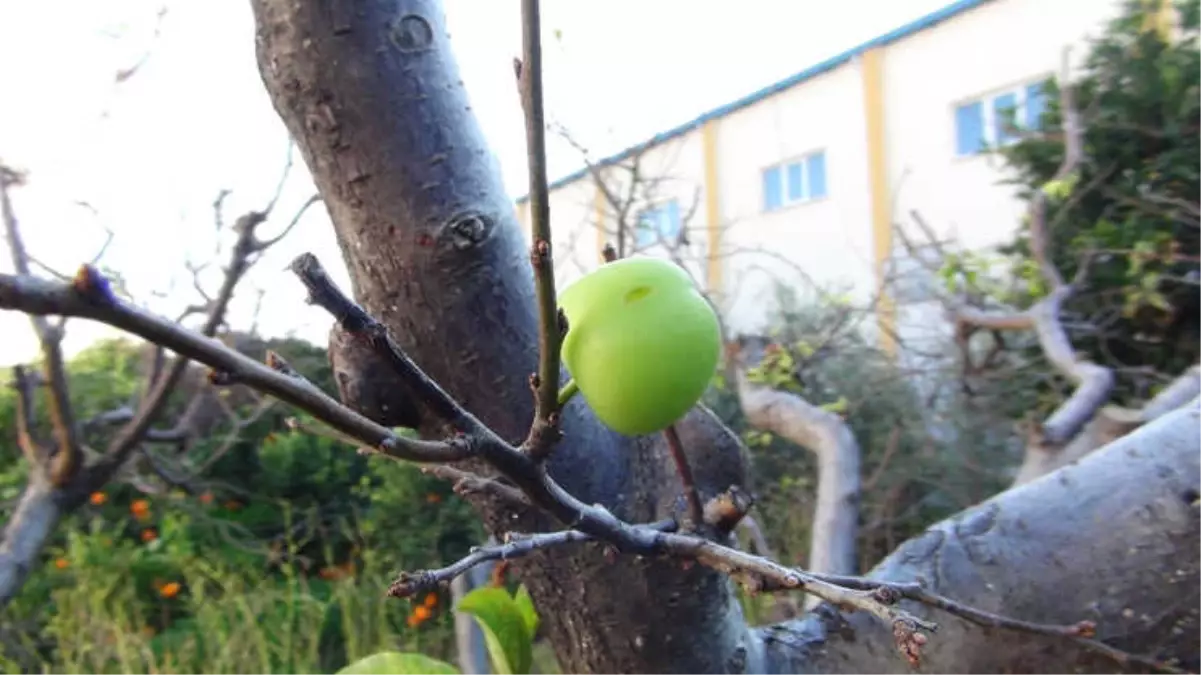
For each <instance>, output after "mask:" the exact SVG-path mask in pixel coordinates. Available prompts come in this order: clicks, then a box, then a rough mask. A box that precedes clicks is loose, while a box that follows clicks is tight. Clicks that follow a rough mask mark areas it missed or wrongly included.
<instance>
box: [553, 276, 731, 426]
mask: <svg viewBox="0 0 1201 675" xmlns="http://www.w3.org/2000/svg"><path fill="white" fill-rule="evenodd" d="M559 306H560V307H561V308H562V310H563V313H564V314H565V315H566V316H567V336H566V337H565V338H564V340H563V349H562V357H563V362H564V363H565V364H566V365H567V368H568V369H569V370H570V371H571V376H572V378H573V379H572V381H571V382H570V383H568V385H567V386H566V387H565V388H564V392H563V396H561V397H560V398H561V399H563V398H567V397H570V395H571V393H574V389H576V388H578V390H579V392H580V394H581V395H583V397H584V400H585V401H587V403H588V406H589V407H590V408H591V409H592V411H593V412H594V413H595V414H596V416H597V418H598V419H600V421H601V422H603V423H604V424H605V425H607V426H608V427H610V428H611V429H613V430H614V431H617V432H618V433H622V434H626V435H629V436H637V435H642V434H649V433H653V432H656V431H661V430H663V429H666V428H667V427H668V426H670V425H671V424H672V423H674V422H675V421H676V420H678V419H680V418H681V417H682V416H683V415H684V414H685V413H687V412H688V411H689V410H690V409H691V408H692V407H693V406H694V405H696V403H697V402H698V401H699V400H700V398H701V396H702V395H703V394H704V393H705V389H706V388H707V387H708V385H709V381H710V380H711V379H712V377H713V372H714V370H715V369H716V368H717V362H718V359H719V358H720V354H721V329H720V327H719V324H718V321H717V315H716V314H715V313H714V312H713V308H712V307H710V305H709V303H708V302H707V301H706V300H705V298H704V297H702V296H701V294H700V292H699V291H698V290H697V288H696V286H695V285H694V284H693V283H692V279H691V278H689V276H688V274H687V273H686V272H684V270H682V269H680V268H679V267H677V266H676V265H675V264H674V263H671V262H669V261H666V260H661V259H658V258H645V257H637V258H626V259H624V260H618V261H616V262H612V263H609V264H607V265H603V266H601V267H599V268H598V269H596V270H595V271H593V272H591V273H589V274H587V275H585V276H584V277H582V278H580V279H579V280H577V281H576V282H575V283H573V284H571V285H569V286H568V287H567V288H566V289H564V290H563V292H562V294H561V295H560V296H559Z"/></svg>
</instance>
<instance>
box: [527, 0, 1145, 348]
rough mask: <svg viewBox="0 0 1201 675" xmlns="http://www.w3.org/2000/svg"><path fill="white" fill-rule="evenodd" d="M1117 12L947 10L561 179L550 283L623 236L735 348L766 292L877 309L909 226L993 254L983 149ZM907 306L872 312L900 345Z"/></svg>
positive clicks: (989, 170)
mask: <svg viewBox="0 0 1201 675" xmlns="http://www.w3.org/2000/svg"><path fill="white" fill-rule="evenodd" d="M1121 6H1122V3H1121V0H959V1H958V2H954V3H951V4H949V5H947V6H946V7H944V8H943V9H941V10H939V11H937V12H934V13H932V14H930V15H927V16H925V17H922V18H920V19H917V20H916V21H913V22H911V23H909V24H907V25H904V26H901V27H899V28H897V29H895V30H893V31H891V32H889V33H887V34H885V35H881V36H879V37H877V38H875V39H873V40H870V41H868V42H867V43H864V44H862V45H859V46H857V47H855V48H853V49H850V50H848V51H846V52H844V53H842V54H838V55H837V56H834V57H831V58H830V59H828V60H826V61H824V62H822V63H818V64H816V65H813V66H811V67H809V68H807V69H805V70H803V71H801V72H799V73H797V74H796V75H794V76H792V77H789V78H788V79H786V80H783V81H781V82H778V83H776V84H774V85H772V86H770V87H767V88H765V89H763V90H761V91H757V92H755V93H753V94H750V95H748V96H746V97H745V98H742V99H740V100H737V101H733V102H731V103H729V104H727V105H724V106H722V107H720V108H717V109H715V110H712V111H709V112H706V113H705V114H703V115H701V116H699V117H697V118H696V119H694V120H692V121H690V122H688V123H686V124H683V125H681V126H679V127H676V128H674V129H670V130H668V131H664V132H662V133H660V134H658V135H656V136H654V137H653V138H651V139H648V140H647V141H645V142H643V143H641V144H639V145H637V146H635V147H632V148H629V149H627V150H625V151H623V152H621V153H618V154H617V155H614V156H612V157H609V158H607V159H605V160H603V161H600V162H597V163H596V164H595V165H594V166H593V167H591V168H585V169H582V170H580V171H578V172H576V173H574V174H571V175H569V176H566V177H564V178H562V179H560V180H558V181H556V182H554V183H553V184H552V186H551V195H550V203H551V209H552V213H553V219H554V223H555V226H556V230H555V231H556V234H555V239H556V241H555V242H554V244H555V250H556V260H557V265H558V268H559V270H560V277H561V278H560V281H561V282H563V281H567V280H569V279H570V278H572V277H575V276H578V275H579V274H581V273H583V272H585V271H587V270H589V269H592V268H593V267H594V266H595V265H597V264H599V262H600V255H601V248H602V246H603V245H604V244H605V243H606V242H614V239H615V236H616V233H615V225H616V224H617V223H619V222H624V223H628V224H631V225H637V229H635V230H634V232H632V233H631V234H630V235H629V236H626V237H624V239H626V240H627V241H623V242H622V243H623V244H624V246H623V249H624V251H625V252H627V253H628V252H634V251H639V252H645V253H648V254H654V255H673V256H674V257H676V259H677V260H679V261H680V262H681V263H683V264H684V265H685V266H686V267H687V268H688V269H689V270H690V271H691V272H692V273H693V275H694V277H695V278H696V279H697V281H698V283H700V284H701V285H702V286H703V287H704V288H706V289H707V291H708V292H709V294H710V296H711V297H712V298H713V299H714V301H715V302H716V303H717V304H718V306H719V307H720V308H721V310H722V313H723V316H724V317H725V321H726V327H727V331H728V332H731V333H737V332H750V331H755V330H760V329H762V328H763V327H764V323H765V321H766V319H767V316H768V314H769V312H770V310H771V308H772V307H773V305H774V292H775V285H776V283H777V282H778V281H782V282H784V283H788V284H792V285H797V284H800V285H802V286H804V285H810V284H812V285H817V286H821V287H826V288H831V287H833V288H839V287H841V288H843V289H845V290H846V292H849V293H850V294H851V295H852V296H853V297H856V298H858V299H859V300H868V299H870V298H873V297H876V296H877V291H878V290H879V287H880V284H881V279H883V278H884V277H885V275H887V274H890V273H892V272H890V269H894V267H893V266H895V265H897V264H898V259H901V260H902V262H903V256H897V255H894V254H896V253H898V252H899V250H900V248H899V244H898V242H897V241H896V237H895V233H894V228H893V226H894V223H901V224H904V223H906V222H907V221H909V215H908V214H910V212H911V211H913V210H918V211H919V212H920V213H921V215H922V216H923V217H924V220H925V221H927V222H929V223H931V224H932V225H933V226H934V228H936V229H937V230H939V232H940V233H941V234H946V233H949V232H953V236H954V237H955V238H956V239H957V241H958V242H960V243H961V244H962V245H964V246H968V247H972V248H978V247H985V246H988V245H991V244H995V243H998V242H999V241H1002V240H1005V239H1007V238H1008V237H1010V236H1011V235H1012V233H1013V232H1014V230H1015V229H1016V228H1017V227H1018V225H1019V221H1020V218H1021V214H1022V205H1021V203H1020V202H1019V201H1018V200H1017V199H1016V198H1015V197H1014V195H1013V192H1012V188H1009V187H1007V186H1003V185H999V184H998V182H999V181H1000V179H1001V178H1002V177H1003V175H1002V173H1001V172H1000V171H999V168H1000V165H999V160H998V159H997V158H996V157H993V156H990V155H989V154H987V153H985V152H982V151H983V150H984V149H985V144H993V143H1000V142H1005V141H1006V140H1007V138H1008V134H1009V132H1010V131H1011V130H1012V127H1011V126H1009V123H1011V122H1014V123H1016V124H1017V125H1019V126H1029V125H1033V124H1037V120H1038V113H1039V112H1040V110H1041V108H1042V106H1044V105H1045V104H1046V101H1045V97H1044V95H1043V93H1042V89H1041V84H1042V83H1043V82H1044V81H1045V80H1046V79H1047V78H1049V77H1050V76H1052V75H1054V74H1056V73H1057V72H1058V71H1059V69H1060V64H1061V63H1062V58H1063V55H1064V49H1065V47H1068V46H1073V50H1072V52H1071V54H1072V56H1073V59H1072V60H1073V61H1074V62H1079V60H1080V59H1081V58H1083V56H1084V55H1085V53H1086V52H1087V49H1086V45H1085V41H1086V39H1087V37H1088V36H1090V35H1097V34H1098V33H1099V32H1100V31H1101V30H1102V29H1103V28H1104V26H1105V23H1106V22H1107V20H1108V19H1110V18H1112V17H1113V16H1115V15H1116V14H1117V13H1118V12H1119V11H1120V10H1121ZM635 166H636V168H637V173H638V176H639V179H638V180H637V181H631V179H630V176H631V169H633V168H635ZM517 209H518V217H519V219H521V221H522V223H523V224H524V225H526V226H527V232H528V225H529V209H528V203H527V202H526V198H525V197H523V198H521V199H519V200H518V206H517ZM681 234H682V235H683V237H682V238H681ZM631 239H632V241H629V240H631ZM614 243H615V242H614ZM890 287H891V286H890ZM895 294H897V292H896V291H894V295H895ZM900 294H901V295H904V289H901V292H900ZM916 297H917V296H916V295H915V298H916ZM894 300H895V301H896V302H894ZM914 300H915V299H914V298H905V297H898V298H890V299H887V300H885V301H884V302H880V303H877V311H878V313H879V319H880V324H882V326H883V327H885V328H888V329H891V330H899V331H900V333H901V334H902V335H904V334H905V332H906V331H907V328H906V326H905V325H900V326H898V325H897V321H896V316H897V309H896V304H897V303H898V302H899V303H900V304H904V303H906V302H910V301H914ZM901 323H902V324H910V327H913V324H915V323H922V321H921V320H918V319H912V318H911V319H910V320H907V321H902V322H901ZM886 342H887V339H886Z"/></svg>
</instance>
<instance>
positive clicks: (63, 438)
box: [0, 165, 83, 487]
mask: <svg viewBox="0 0 1201 675" xmlns="http://www.w3.org/2000/svg"><path fill="white" fill-rule="evenodd" d="M23 182H24V179H23V177H22V176H21V175H20V174H18V173H17V172H16V171H14V170H12V169H10V168H8V167H7V166H3V165H0V211H2V212H3V218H4V230H5V234H6V236H7V238H8V246H9V249H10V252H11V253H12V261H13V269H14V270H16V272H17V274H20V275H24V276H29V274H30V271H29V254H28V253H27V251H26V249H25V242H24V241H23V240H22V238H21V231H20V228H19V227H18V225H17V214H16V210H15V209H14V208H13V205H12V199H11V197H10V195H9V187H12V186H17V185H21V184H22V183H23ZM29 319H30V323H31V324H32V325H33V330H34V333H35V334H36V335H37V338H38V342H39V343H40V345H41V350H42V358H43V359H44V360H45V364H44V365H43V368H45V375H46V380H47V386H48V387H49V390H50V421H51V424H52V425H53V428H54V440H55V451H54V455H53V457H52V458H51V464H50V466H49V470H50V480H51V482H52V483H53V484H54V485H56V486H60V487H61V486H63V485H66V484H67V483H68V482H70V481H71V479H72V478H73V477H74V476H75V472H76V471H78V470H79V467H80V465H81V464H82V462H83V448H82V447H81V445H80V442H79V438H78V436H77V435H76V429H75V413H74V411H73V410H72V407H71V399H70V395H69V393H68V389H67V369H66V365H65V363H64V361H63V354H62V339H63V333H62V330H61V329H60V328H59V327H56V326H51V325H50V322H49V321H47V320H46V318H45V317H43V316H32V315H31V316H30V317H29ZM60 325H61V324H60Z"/></svg>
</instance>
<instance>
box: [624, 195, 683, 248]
mask: <svg viewBox="0 0 1201 675" xmlns="http://www.w3.org/2000/svg"><path fill="white" fill-rule="evenodd" d="M679 236H680V204H679V202H677V201H676V200H674V199H673V200H671V201H669V202H666V203H664V204H661V205H659V206H656V207H654V208H649V209H646V210H644V211H643V212H642V213H641V214H639V216H638V226H637V227H636V228H635V229H634V246H635V247H636V248H644V247H646V246H651V245H654V244H657V243H659V242H660V241H669V242H670V241H673V240H675V239H676V238H678V237H679Z"/></svg>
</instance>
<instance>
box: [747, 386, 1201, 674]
mask: <svg viewBox="0 0 1201 675" xmlns="http://www.w3.org/2000/svg"><path fill="white" fill-rule="evenodd" d="M1198 422H1199V407H1198V402H1197V401H1196V400H1194V401H1193V402H1192V403H1191V404H1189V405H1187V406H1185V407H1184V408H1181V409H1179V410H1176V411H1175V412H1172V413H1170V414H1168V415H1165V416H1163V417H1161V418H1160V419H1158V420H1157V421H1155V422H1152V423H1151V424H1148V425H1147V426H1144V427H1142V428H1140V429H1139V430H1138V431H1135V432H1134V433H1132V434H1130V435H1129V436H1125V437H1123V438H1121V439H1119V440H1118V441H1116V442H1114V443H1112V444H1110V445H1108V446H1106V447H1105V448H1103V449H1101V450H1099V451H1097V452H1095V453H1093V454H1091V455H1089V456H1088V457H1087V458H1086V459H1085V460H1083V461H1082V462H1080V463H1079V464H1076V465H1073V466H1068V467H1064V468H1063V469H1061V470H1059V471H1057V472H1055V473H1051V474H1048V475H1046V476H1043V477H1042V478H1040V479H1038V480H1035V481H1032V482H1030V483H1027V484H1025V485H1023V486H1021V487H1018V488H1014V489H1011V490H1007V491H1005V492H1003V493H1001V494H1000V495H998V496H996V497H994V498H993V499H990V500H989V501H987V502H984V503H983V504H980V505H978V506H976V507H973V508H971V509H969V510H967V511H965V512H963V513H961V514H959V515H958V516H956V517H954V518H952V519H950V520H947V521H944V522H942V523H939V524H937V525H934V526H933V527H931V528H929V529H928V530H927V531H926V532H925V534H923V535H922V536H920V537H917V538H915V539H911V540H910V541H908V542H906V543H905V544H903V545H902V546H901V547H900V548H898V549H897V550H896V551H895V552H894V553H893V554H892V555H890V556H889V557H888V558H886V559H885V560H884V561H883V562H881V563H880V564H879V565H878V566H876V568H875V569H874V570H872V571H871V573H870V574H869V575H868V576H870V577H873V578H879V579H888V580H892V581H914V580H918V579H924V580H925V581H926V582H927V583H928V584H929V587H930V589H931V590H933V591H935V592H937V593H940V594H942V595H944V596H947V597H951V598H954V599H955V600H957V601H959V602H962V603H964V604H968V605H971V606H973V607H977V608H979V609H984V610H986V611H990V612H993V613H997V614H1001V615H1005V616H1010V617H1015V618H1021V619H1026V620H1029V621H1038V622H1043V623H1057V624H1072V623H1075V622H1077V621H1080V620H1083V619H1089V620H1093V621H1096V622H1097V625H1098V629H1097V636H1098V638H1100V639H1102V640H1105V641H1106V642H1108V643H1110V644H1112V645H1114V646H1117V647H1120V648H1122V649H1125V650H1127V651H1129V652H1133V653H1139V654H1157V655H1161V658H1162V655H1174V656H1177V657H1179V658H1181V660H1182V664H1181V665H1182V666H1183V667H1185V668H1187V669H1189V670H1191V671H1194V672H1195V671H1196V669H1197V668H1198V666H1199V665H1201V664H1199V663H1198V650H1199V649H1201V645H1199V643H1198V605H1199V603H1201V595H1199V593H1198V583H1197V577H1198V574H1199V573H1201V569H1199V558H1201V540H1199V534H1198V532H1199V527H1201V518H1199V517H1198V515H1199V510H1198V495H1199V494H1201V463H1199V453H1198V448H1199V447H1201V431H1199V429H1198ZM912 609H913V610H914V613H915V614H918V615H919V616H922V617H923V618H929V619H932V620H934V621H937V622H938V623H939V624H940V625H941V628H940V629H939V631H938V632H937V633H935V634H934V635H933V636H932V637H931V640H930V643H929V644H928V645H927V646H926V648H925V649H924V656H923V667H922V672H931V673H933V672H942V673H995V672H1019V673H1021V672H1027V673H1029V672H1043V673H1071V672H1103V671H1105V672H1109V671H1112V670H1113V669H1114V664H1113V663H1112V662H1108V661H1102V660H1098V659H1097V657H1094V656H1091V655H1086V654H1084V653H1082V652H1081V651H1080V650H1079V649H1078V648H1075V647H1073V646H1072V645H1071V644H1070V643H1068V642H1066V641H1065V640H1063V639H1061V638H1042V637H1036V636H1032V635H1029V634H1023V633H1016V632H1011V631H1002V630H992V631H990V630H984V629H981V628H979V627H978V626H974V625H971V624H967V623H965V622H963V621H961V620H959V619H956V618H952V617H950V616H948V615H947V614H946V613H945V612H939V611H931V610H929V609H926V608H921V607H913V608H912ZM764 637H765V639H766V640H767V641H768V650H767V653H768V663H767V664H765V665H766V666H767V668H766V669H767V670H769V671H772V672H832V673H834V672H837V673H852V672H859V673H886V672H906V671H907V670H908V668H907V666H906V665H905V664H904V663H903V662H902V661H900V660H899V659H897V658H896V655H895V653H894V652H893V650H892V647H891V636H890V635H889V632H888V628H887V627H886V626H885V625H884V624H882V623H881V622H879V621H878V620H876V619H873V618H871V617H867V616H863V615H851V616H847V615H843V614H839V613H837V612H834V611H832V610H830V609H829V608H828V607H826V606H822V607H819V608H818V610H817V611H815V612H814V613H812V614H810V615H808V616H806V617H804V618H802V619H799V620H796V621H793V622H791V623H789V624H787V625H785V626H783V627H777V628H773V629H767V630H765V631H764Z"/></svg>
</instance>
